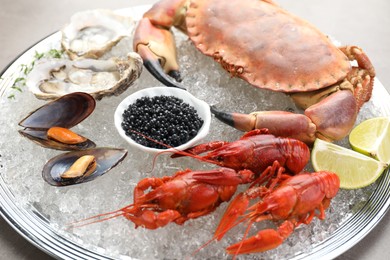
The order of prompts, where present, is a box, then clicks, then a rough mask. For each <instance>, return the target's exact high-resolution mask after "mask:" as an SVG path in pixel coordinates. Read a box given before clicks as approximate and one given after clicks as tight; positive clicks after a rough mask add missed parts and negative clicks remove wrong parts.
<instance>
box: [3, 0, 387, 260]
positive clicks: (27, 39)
mask: <svg viewBox="0 0 390 260" xmlns="http://www.w3.org/2000/svg"><path fill="white" fill-rule="evenodd" d="M154 2H156V1H150V0H149V1H145V0H110V1H105V0H83V1H76V0H62V1H50V0H34V1H26V0H25V1H21V0H19V1H16V0H0V3H1V8H0V71H1V70H2V69H4V68H5V67H6V66H7V65H8V64H9V63H10V62H12V61H13V60H14V59H15V58H16V57H17V56H18V55H19V54H20V53H22V52H23V51H24V50H26V49H27V48H28V47H30V46H31V45H33V44H34V43H36V42H37V41H39V40H41V39H42V38H44V37H46V36H47V35H49V34H51V33H53V32H55V31H58V30H59V29H60V28H61V27H62V26H63V25H64V24H65V23H67V22H68V21H69V18H70V16H71V15H72V14H74V13H75V12H77V11H82V10H87V9H96V8H110V9H120V8H126V7H129V6H133V5H140V4H151V3H154ZM277 2H278V3H279V4H280V5H281V6H283V7H284V8H286V9H288V10H289V11H291V12H292V13H295V14H297V15H299V16H301V17H303V18H305V19H306V20H308V21H310V22H311V23H313V24H314V25H316V26H317V27H318V28H319V29H320V30H322V31H323V32H324V33H325V34H328V35H332V36H333V37H334V38H336V39H337V40H338V41H340V42H341V43H342V44H349V45H358V46H360V47H362V48H363V49H364V50H365V52H366V53H367V54H368V55H369V57H370V59H371V61H372V62H373V64H374V66H375V68H376V71H377V76H378V78H379V80H380V81H381V82H382V84H383V85H384V86H385V87H386V89H387V90H388V91H390V73H389V68H390V60H389V54H390V16H389V15H390V1H388V0H371V1H363V0H327V1H323V0H294V1H292V0H290V1H288V0H278V1H277ZM389 240H390V215H389V213H388V214H386V215H385V216H384V218H383V219H382V220H381V222H379V224H378V225H377V226H376V227H375V228H374V229H373V230H372V231H371V232H370V233H369V234H368V235H367V236H366V237H364V238H363V239H362V240H361V241H360V242H359V243H358V244H356V245H355V246H354V247H352V248H351V249H350V250H348V251H347V252H345V253H344V254H342V255H341V256H339V257H338V259H377V260H380V259H389V258H390V247H389V246H388V244H389V242H388V241H389ZM0 252H1V256H0V259H52V257H51V256H49V255H47V254H45V253H44V252H42V251H40V250H39V249H37V248H36V247H35V246H34V245H32V244H30V243H29V242H28V241H27V240H25V239H24V238H23V237H22V236H20V235H19V234H18V233H17V232H16V231H15V230H14V229H13V228H12V227H11V226H9V225H8V223H7V222H6V221H5V220H3V219H2V218H1V217H0Z"/></svg>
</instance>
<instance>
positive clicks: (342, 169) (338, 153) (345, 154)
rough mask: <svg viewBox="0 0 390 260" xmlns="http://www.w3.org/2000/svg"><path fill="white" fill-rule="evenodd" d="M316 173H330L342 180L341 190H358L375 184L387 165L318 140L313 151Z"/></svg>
mask: <svg viewBox="0 0 390 260" xmlns="http://www.w3.org/2000/svg"><path fill="white" fill-rule="evenodd" d="M311 157H312V160H311V161H312V164H313V168H314V170H315V171H330V172H334V173H336V174H337V175H338V176H339V178H340V188H344V189H358V188H363V187H366V186H368V185H370V184H372V183H373V182H375V181H376V180H377V179H378V178H379V176H381V174H382V173H383V172H384V170H385V169H386V168H387V164H386V163H383V162H380V161H377V160H375V159H373V158H370V157H368V156H366V155H363V154H360V153H358V152H355V151H353V150H351V149H348V148H345V147H342V146H339V145H336V144H333V143H329V142H326V141H323V140H321V139H316V141H315V142H314V146H313V150H312V155H311Z"/></svg>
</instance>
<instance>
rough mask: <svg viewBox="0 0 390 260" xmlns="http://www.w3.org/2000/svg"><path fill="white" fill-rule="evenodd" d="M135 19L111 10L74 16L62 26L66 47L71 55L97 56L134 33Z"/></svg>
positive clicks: (94, 57) (63, 40) (86, 12)
mask: <svg viewBox="0 0 390 260" xmlns="http://www.w3.org/2000/svg"><path fill="white" fill-rule="evenodd" d="M134 24H135V22H134V20H133V19H132V18H131V17H128V16H121V15H118V14H116V13H114V12H113V11H110V10H88V11H84V12H79V13H76V14H74V15H73V16H72V17H71V21H70V23H69V24H68V25H66V26H65V27H64V28H63V29H62V30H61V32H62V41H61V45H62V48H63V49H64V50H65V51H66V53H67V54H68V55H69V57H70V58H71V59H72V60H73V59H78V58H92V59H97V58H100V57H101V56H103V55H104V54H105V53H106V52H108V51H110V50H111V48H112V47H113V46H115V45H116V44H117V43H118V42H119V41H120V40H121V39H122V38H123V37H126V36H131V34H132V30H133V29H134Z"/></svg>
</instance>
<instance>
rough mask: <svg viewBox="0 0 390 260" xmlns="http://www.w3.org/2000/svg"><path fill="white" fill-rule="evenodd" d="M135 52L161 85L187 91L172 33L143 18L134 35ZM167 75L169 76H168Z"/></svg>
mask: <svg viewBox="0 0 390 260" xmlns="http://www.w3.org/2000/svg"><path fill="white" fill-rule="evenodd" d="M133 44H134V46H133V47H134V50H135V51H136V52H137V53H138V54H139V55H140V56H141V57H142V59H143V61H144V66H145V67H146V69H147V70H148V71H149V72H150V73H151V74H152V75H153V76H154V77H155V78H156V79H158V80H159V81H160V82H161V83H163V84H164V85H166V86H169V87H177V88H181V89H185V88H184V87H183V86H181V84H179V83H178V82H175V81H173V80H172V79H171V78H169V77H168V76H167V74H168V75H170V76H171V77H173V78H174V79H175V80H176V81H179V82H180V81H181V76H180V72H179V65H178V64H177V61H176V47H175V44H174V39H173V35H172V33H171V32H170V31H169V30H167V29H164V28H159V27H156V26H155V25H153V24H152V22H151V20H150V19H149V18H143V19H142V20H141V21H140V22H139V24H138V27H137V29H136V31H135V33H134V43H133ZM166 73H167V74H166Z"/></svg>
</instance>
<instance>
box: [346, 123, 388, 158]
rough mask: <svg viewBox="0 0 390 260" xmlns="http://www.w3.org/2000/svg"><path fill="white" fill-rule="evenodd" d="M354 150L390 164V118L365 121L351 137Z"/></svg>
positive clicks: (352, 132) (356, 128) (355, 129)
mask: <svg viewBox="0 0 390 260" xmlns="http://www.w3.org/2000/svg"><path fill="white" fill-rule="evenodd" d="M349 143H350V144H351V147H352V149H353V150H355V151H357V152H359V153H362V154H365V155H367V156H370V157H372V158H375V159H377V160H379V161H381V162H384V163H386V164H387V165H389V164H390V118H389V117H376V118H371V119H368V120H366V121H363V122H362V123H360V124H359V125H358V126H356V127H355V128H354V129H353V130H352V131H351V133H350V135H349Z"/></svg>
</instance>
